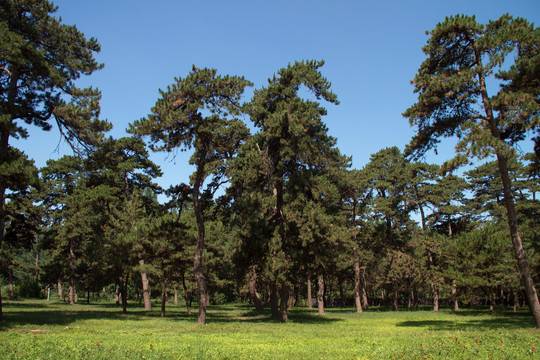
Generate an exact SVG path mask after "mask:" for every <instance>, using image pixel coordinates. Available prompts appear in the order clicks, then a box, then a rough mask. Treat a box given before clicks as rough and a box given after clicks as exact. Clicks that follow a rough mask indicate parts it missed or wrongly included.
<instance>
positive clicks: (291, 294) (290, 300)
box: [288, 286, 294, 309]
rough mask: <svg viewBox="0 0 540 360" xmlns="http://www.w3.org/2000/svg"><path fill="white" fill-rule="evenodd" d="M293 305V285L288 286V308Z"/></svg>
mask: <svg viewBox="0 0 540 360" xmlns="http://www.w3.org/2000/svg"><path fill="white" fill-rule="evenodd" d="M293 307H294V286H289V304H288V308H289V309H292V308H293Z"/></svg>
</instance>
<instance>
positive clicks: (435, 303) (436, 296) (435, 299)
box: [431, 284, 439, 312]
mask: <svg viewBox="0 0 540 360" xmlns="http://www.w3.org/2000/svg"><path fill="white" fill-rule="evenodd" d="M431 292H432V293H433V311H435V312H437V311H439V290H438V289H437V287H436V286H435V284H431Z"/></svg>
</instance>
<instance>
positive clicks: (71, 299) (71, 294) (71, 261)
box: [68, 239, 75, 305]
mask: <svg viewBox="0 0 540 360" xmlns="http://www.w3.org/2000/svg"><path fill="white" fill-rule="evenodd" d="M73 247H74V244H73V240H72V239H70V240H69V292H68V304H69V305H73V303H74V301H75V296H74V292H75V252H74V249H73Z"/></svg>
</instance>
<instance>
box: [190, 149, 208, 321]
mask: <svg viewBox="0 0 540 360" xmlns="http://www.w3.org/2000/svg"><path fill="white" fill-rule="evenodd" d="M199 156H200V159H204V158H205V157H206V153H205V152H204V151H202V153H201V154H200V155H199ZM204 167H205V163H204V161H199V164H197V172H196V174H195V181H194V184H193V210H194V212H195V219H196V220H197V229H198V234H197V248H196V250H195V256H194V258H193V274H194V275H195V279H196V280H197V289H198V291H199V316H198V318H197V323H198V324H199V325H204V324H206V301H207V294H206V291H207V290H206V279H205V278H204V274H203V269H202V265H203V250H204V237H205V234H204V219H203V215H202V209H201V206H200V203H199V191H200V186H201V185H202V182H203V180H204Z"/></svg>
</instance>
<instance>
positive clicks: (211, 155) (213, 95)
mask: <svg viewBox="0 0 540 360" xmlns="http://www.w3.org/2000/svg"><path fill="white" fill-rule="evenodd" d="M246 86H251V83H250V82H249V81H247V80H245V79H244V78H243V77H238V76H219V75H217V70H215V69H206V68H205V69H198V68H196V67H195V66H194V67H193V70H192V71H191V72H190V73H189V74H188V76H186V77H185V78H183V79H182V78H177V79H176V80H175V83H174V84H173V85H171V86H169V87H168V88H167V90H166V91H161V90H160V94H161V98H160V99H158V101H157V102H156V105H155V106H154V107H153V108H152V113H151V114H150V115H148V117H147V118H144V119H141V120H139V121H136V122H134V123H133V124H132V125H131V126H130V130H129V131H130V132H132V133H135V134H138V135H146V136H149V138H150V147H151V149H153V150H164V151H168V152H171V151H175V150H177V149H184V150H185V149H188V148H191V147H193V148H194V150H195V151H194V154H193V156H192V157H191V159H190V163H191V164H193V165H195V167H196V170H195V172H194V174H193V175H192V176H191V184H192V191H193V193H192V197H193V207H194V211H195V217H196V219H197V228H198V240H197V249H196V251H195V256H194V261H193V267H194V273H195V277H196V278H197V284H198V285H197V286H198V291H199V317H198V320H197V322H198V323H199V324H205V322H206V297H207V287H206V281H205V279H204V275H203V269H202V264H203V250H204V247H205V246H204V238H205V229H204V218H203V211H202V208H201V204H200V200H201V187H202V185H203V182H204V180H205V179H206V178H207V177H208V176H209V175H210V174H212V173H214V172H216V171H217V170H218V169H220V167H221V166H223V162H224V161H225V160H227V159H230V158H231V157H232V155H233V154H234V153H235V152H236V150H237V148H238V147H239V146H240V144H241V143H242V141H243V140H244V139H245V137H246V136H247V135H248V130H247V128H246V127H245V125H244V123H243V122H242V121H240V120H238V119H237V118H235V116H238V115H240V113H241V112H242V109H241V105H240V100H241V96H242V94H243V92H244V88H245V87H246Z"/></svg>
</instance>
